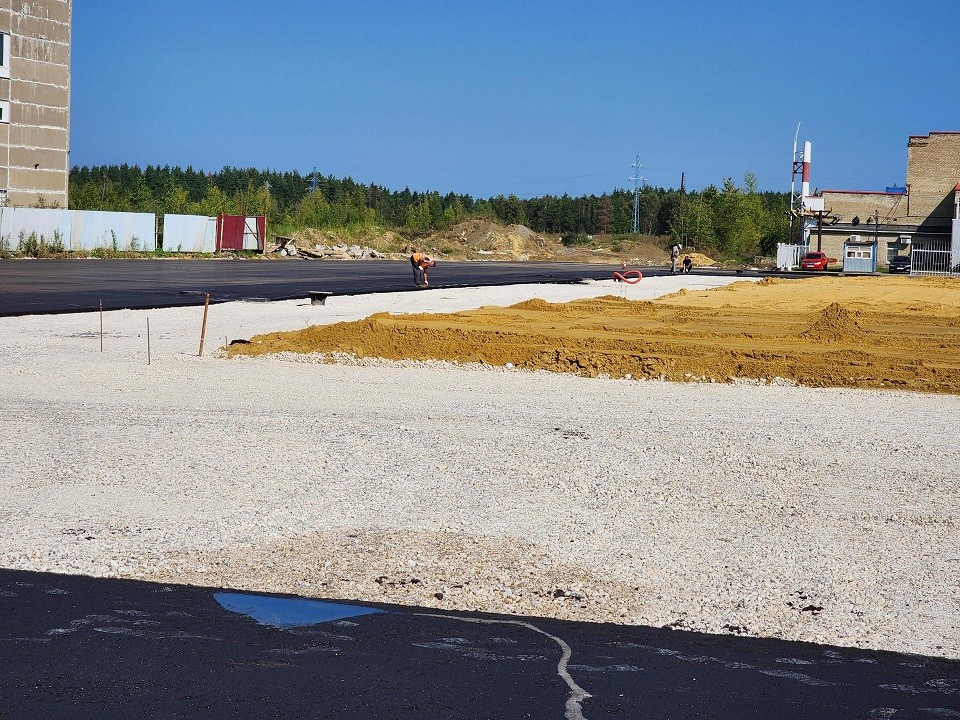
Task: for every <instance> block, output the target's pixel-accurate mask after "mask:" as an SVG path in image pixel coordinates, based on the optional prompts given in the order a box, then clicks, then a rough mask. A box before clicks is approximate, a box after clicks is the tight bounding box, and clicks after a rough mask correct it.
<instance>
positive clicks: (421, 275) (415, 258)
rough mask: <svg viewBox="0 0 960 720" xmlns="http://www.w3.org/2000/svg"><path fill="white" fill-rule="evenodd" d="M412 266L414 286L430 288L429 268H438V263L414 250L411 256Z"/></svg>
mask: <svg viewBox="0 0 960 720" xmlns="http://www.w3.org/2000/svg"><path fill="white" fill-rule="evenodd" d="M410 264H411V265H412V266H413V284H414V285H416V286H417V287H418V288H425V287H429V286H430V281H429V279H428V278H427V268H432V267H436V265H437V263H435V262H434V261H433V260H431V259H430V258H429V257H427V256H426V254H425V253H422V252H420V251H419V250H414V251H413V255H411V256H410Z"/></svg>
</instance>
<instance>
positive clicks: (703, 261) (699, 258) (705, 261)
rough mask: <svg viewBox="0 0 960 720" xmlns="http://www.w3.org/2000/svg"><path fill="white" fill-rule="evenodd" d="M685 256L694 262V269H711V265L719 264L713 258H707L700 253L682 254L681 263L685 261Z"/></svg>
mask: <svg viewBox="0 0 960 720" xmlns="http://www.w3.org/2000/svg"><path fill="white" fill-rule="evenodd" d="M685 255H686V256H687V257H689V258H690V259H691V260H693V266H694V267H710V266H711V265H716V264H717V261H716V260H714V259H713V258H711V257H707V256H706V255H704V254H703V253H698V252H684V253H680V260H681V261H682V260H683V257H684V256H685Z"/></svg>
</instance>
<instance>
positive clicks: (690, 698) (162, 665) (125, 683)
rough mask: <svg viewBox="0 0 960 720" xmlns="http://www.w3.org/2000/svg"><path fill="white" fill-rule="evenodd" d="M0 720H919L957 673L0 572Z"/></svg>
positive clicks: (704, 638) (655, 635) (940, 701)
mask: <svg viewBox="0 0 960 720" xmlns="http://www.w3.org/2000/svg"><path fill="white" fill-rule="evenodd" d="M248 601H249V603H248ZM264 603H266V604H267V607H268V608H273V610H265V609H264V607H263V606H264ZM247 604H249V605H250V609H249V610H245V609H244V608H246V606H247ZM277 608H279V609H277ZM271 612H272V613H274V614H270V613H271ZM248 613H249V614H248ZM264 613H266V615H264ZM324 617H327V618H328V619H323V618H324ZM255 618H256V619H255ZM0 717H2V718H37V719H41V718H42V719H50V720H53V719H55V718H56V719H61V718H62V719H64V720H67V719H70V720H84V719H89V720H110V719H111V718H197V719H201V718H202V719H204V720H208V719H218V718H224V719H227V718H230V719H231V720H232V719H234V718H245V719H246V718H249V719H253V718H337V719H338V720H369V719H373V718H378V719H380V718H383V719H390V718H398V719H399V718H403V719H413V718H418V719H419V718H457V719H462V720H473V719H477V720H480V719H489V720H492V719H497V720H509V719H511V718H564V717H566V718H572V719H574V720H577V719H579V718H585V719H586V720H607V719H611V718H620V719H622V718H636V719H638V720H642V719H647V718H662V719H666V718H671V719H672V720H684V719H687V718H689V719H691V720H693V719H694V718H695V719H696V720H702V719H703V718H713V719H727V718H729V719H730V720H743V719H746V718H771V719H776V720H792V719H796V720H801V719H802V720H814V719H816V718H824V719H826V718H830V719H831V720H834V719H836V718H850V719H851V720H852V719H855V718H863V719H865V720H884V719H886V718H893V719H894V720H910V719H918V720H920V719H922V720H935V719H936V718H956V717H960V661H957V660H945V659H938V658H928V657H920V656H911V655H900V654H896V653H888V652H873V651H864V650H851V649H845V648H838V647H828V646H822V645H813V644H807V643H797V642H784V641H780V640H769V639H755V638H745V637H740V636H737V635H724V636H711V635H703V634H699V633H694V632H686V631H679V630H671V629H666V628H651V627H633V626H628V627H623V626H615V625H599V624H589V623H574V622H561V621H557V620H547V619H541V618H518V617H516V616H494V615H482V614H477V613H452V612H451V613H445V612H441V611H433V610H427V609H420V608H414V607H398V606H371V605H363V604H360V603H356V604H350V605H349V606H347V607H344V606H343V604H342V601H337V604H334V605H331V604H329V603H323V602H315V601H304V600H301V599H296V598H286V597H282V596H256V595H250V594H245V593H240V594H237V593H223V592H220V591H219V589H217V588H202V587H186V586H174V585H159V584H151V583H145V582H136V581H127V580H108V579H94V578H89V577H83V576H66V575H54V574H45V573H30V572H20V571H12V570H0Z"/></svg>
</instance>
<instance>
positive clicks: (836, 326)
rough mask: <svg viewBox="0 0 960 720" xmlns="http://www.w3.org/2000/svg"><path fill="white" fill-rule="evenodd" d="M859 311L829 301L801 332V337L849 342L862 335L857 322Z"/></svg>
mask: <svg viewBox="0 0 960 720" xmlns="http://www.w3.org/2000/svg"><path fill="white" fill-rule="evenodd" d="M859 317H860V313H858V312H856V311H854V310H848V309H847V308H845V307H843V305H841V304H840V303H835V302H834V303H830V304H829V305H827V306H826V307H825V308H824V309H823V312H821V313H820V317H818V318H817V319H816V320H815V321H814V322H813V324H812V325H811V326H810V327H809V328H807V329H806V330H804V331H803V333H801V337H803V338H805V339H807V340H813V341H814V342H826V343H837V342H851V341H856V340H858V339H860V338H862V337H863V334H864V331H863V328H862V327H860V323H859V322H858V320H859Z"/></svg>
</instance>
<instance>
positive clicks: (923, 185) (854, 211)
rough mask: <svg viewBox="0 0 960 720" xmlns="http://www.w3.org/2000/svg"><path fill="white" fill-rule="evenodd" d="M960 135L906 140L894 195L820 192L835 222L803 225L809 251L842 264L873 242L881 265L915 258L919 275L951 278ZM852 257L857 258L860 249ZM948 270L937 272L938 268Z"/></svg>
mask: <svg viewBox="0 0 960 720" xmlns="http://www.w3.org/2000/svg"><path fill="white" fill-rule="evenodd" d="M958 187H960V132H931V133H929V134H927V135H912V136H910V138H909V139H908V140H907V182H906V186H905V187H904V188H898V189H895V190H893V191H892V192H871V191H861V190H823V191H821V192H820V194H819V198H820V199H822V207H823V210H824V211H825V212H827V213H829V215H830V216H831V218H833V219H836V221H835V222H834V221H833V220H831V221H830V222H832V223H833V224H828V225H826V226H824V227H822V228H818V226H817V223H816V221H814V220H808V221H807V230H808V232H809V242H810V247H811V249H816V248H817V245H818V243H819V245H820V246H821V248H822V250H823V252H825V253H827V255H829V256H830V257H833V258H837V259H838V260H842V258H843V257H844V253H846V252H851V249H850V246H855V245H858V244H867V243H870V242H871V241H873V240H876V252H877V261H878V264H879V265H881V266H882V265H885V264H886V263H888V262H889V260H890V258H892V257H894V256H895V255H913V256H914V257H915V258H916V262H915V266H916V267H917V268H918V269H920V272H923V267H924V266H923V263H922V262H920V261H921V260H923V261H929V263H930V270H931V272H932V273H933V272H935V273H937V274H942V273H943V271H946V272H951V271H952V270H953V266H954V265H956V261H954V260H952V259H951V258H950V257H948V255H950V256H952V255H957V254H958V253H960V238H958V239H956V240H955V239H954V235H955V234H956V232H957V227H958V225H957V220H960V215H958V214H960V204H958V195H957V188H958ZM856 251H858V252H860V251H861V250H860V249H857V250H856ZM941 265H944V266H948V267H945V268H941V267H940V266H941Z"/></svg>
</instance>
